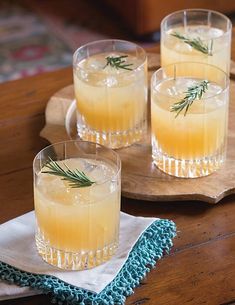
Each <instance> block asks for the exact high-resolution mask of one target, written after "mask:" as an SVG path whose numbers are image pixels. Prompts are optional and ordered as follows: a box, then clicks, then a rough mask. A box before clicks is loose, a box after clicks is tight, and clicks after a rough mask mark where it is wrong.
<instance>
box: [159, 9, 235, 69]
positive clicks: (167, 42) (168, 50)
mask: <svg viewBox="0 0 235 305" xmlns="http://www.w3.org/2000/svg"><path fill="white" fill-rule="evenodd" d="M231 29H232V25H231V22H230V20H229V19H228V18H227V17H226V16H224V15H222V14H220V13H217V12H214V11H209V10H197V9H195V10H194V9H192V10H183V11H178V12H174V13H172V14H170V15H168V16H167V17H165V18H164V19H163V21H162V23H161V66H162V67H164V66H166V65H169V64H172V63H178V62H200V63H206V64H211V65H215V66H217V67H218V68H220V69H222V70H223V71H225V72H226V73H228V74H229V69H230V53H231ZM187 72H190V71H186V70H185V73H187Z"/></svg>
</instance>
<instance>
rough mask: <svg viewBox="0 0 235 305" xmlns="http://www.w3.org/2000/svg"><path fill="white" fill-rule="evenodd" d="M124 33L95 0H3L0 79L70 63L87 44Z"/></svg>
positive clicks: (117, 36) (33, 73) (0, 25)
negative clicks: (74, 54) (78, 49)
mask: <svg viewBox="0 0 235 305" xmlns="http://www.w3.org/2000/svg"><path fill="white" fill-rule="evenodd" d="M97 29H98V30H97ZM125 33H126V31H125V28H122V26H120V24H118V20H115V18H112V16H111V15H110V14H107V11H105V9H102V8H101V7H98V6H97V5H96V4H95V1H90V0H87V1H83V0H76V1H75V0H70V1H64V0H60V1H54V0H50V1H48V0H40V1H37V0H21V1H3V0H1V2H0V82H5V81H9V80H14V79H19V78H22V77H26V76H31V75H35V74H38V73H42V72H46V71H52V70H55V69H60V68H63V67H66V66H69V65H71V64H72V54H73V52H74V50H75V49H76V48H78V47H79V46H81V45H83V44H84V43H87V42H89V41H92V40H98V39H104V38H110V37H115V38H120V39H128V37H127V36H126V34H125Z"/></svg>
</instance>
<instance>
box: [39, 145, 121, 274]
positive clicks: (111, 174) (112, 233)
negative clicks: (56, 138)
mask: <svg viewBox="0 0 235 305" xmlns="http://www.w3.org/2000/svg"><path fill="white" fill-rule="evenodd" d="M33 171H34V205H35V215H36V246H37V249H38V252H39V254H40V255H41V257H42V258H43V260H45V261H46V262H47V263H49V264H51V265H54V266H56V267H59V268H62V269H68V270H83V269H89V268H92V267H95V266H97V265H100V264H101V263H103V262H105V261H107V260H109V259H110V258H111V257H112V255H113V254H114V253H115V251H116V249H117V247H118V239H119V214H120V180H121V177H120V172H121V162H120V158H119V156H118V155H117V153H115V152H114V151H112V150H111V149H109V148H106V147H103V146H101V145H99V144H96V143H91V142H86V141H67V142H61V143H57V144H53V145H50V146H48V147H46V148H44V149H43V150H41V151H40V152H39V153H38V154H37V155H36V157H35V159H34V162H33ZM53 171H54V172H55V173H54V174H52V172H53ZM62 171H65V172H66V174H67V175H70V179H65V177H64V175H63V174H62V175H61V172H62ZM58 172H59V173H58ZM71 172H72V174H71ZM79 174H80V175H82V185H81V184H79V183H81V181H80V182H79V181H78V179H75V180H73V179H71V175H72V176H74V175H75V176H79ZM84 175H85V177H86V178H87V179H89V181H90V183H87V180H86V179H85V178H84ZM80 178H81V176H80ZM84 179H85V180H84ZM80 180H81V179H80Z"/></svg>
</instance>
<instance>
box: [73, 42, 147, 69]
mask: <svg viewBox="0 0 235 305" xmlns="http://www.w3.org/2000/svg"><path fill="white" fill-rule="evenodd" d="M112 41H114V42H121V43H128V44H130V45H133V46H135V47H138V48H139V49H140V50H141V52H142V53H143V55H144V58H143V60H141V63H140V64H138V65H137V67H135V68H134V69H132V70H131V71H129V70H125V74H128V73H129V74H130V73H133V72H135V71H136V70H137V69H139V68H140V67H142V66H143V65H144V64H145V62H146V60H147V53H146V51H145V49H144V48H142V47H141V46H140V45H138V44H136V43H135V42H132V41H128V40H123V39H100V40H95V41H91V42H88V43H86V44H84V45H82V46H80V47H79V48H77V49H76V51H75V52H74V53H73V68H74V69H78V67H77V66H75V57H76V56H77V54H78V53H79V51H81V50H82V49H83V48H85V47H88V46H92V45H95V44H98V43H103V42H112ZM97 54H99V53H97ZM79 70H82V71H84V72H85V73H91V74H97V73H100V72H101V71H94V72H92V71H87V70H86V69H84V68H81V67H79Z"/></svg>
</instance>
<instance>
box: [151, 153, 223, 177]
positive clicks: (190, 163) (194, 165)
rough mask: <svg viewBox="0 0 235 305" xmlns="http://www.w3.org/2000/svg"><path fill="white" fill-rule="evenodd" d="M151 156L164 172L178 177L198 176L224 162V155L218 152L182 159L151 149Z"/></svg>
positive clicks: (205, 174) (210, 172) (206, 173)
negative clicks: (199, 157)
mask: <svg viewBox="0 0 235 305" xmlns="http://www.w3.org/2000/svg"><path fill="white" fill-rule="evenodd" d="M152 158H153V162H154V164H155V165H156V166H157V167H158V168H159V169H160V170H162V171H163V172H164V173H166V174H169V175H172V176H175V177H179V178H198V177H203V176H208V175H210V174H212V173H213V172H215V171H216V170H218V169H219V168H220V167H221V166H222V164H223V163H224V161H225V159H226V155H225V153H224V154H221V153H218V154H217V155H214V156H210V157H205V158H202V159H194V160H184V159H175V158H172V157H169V156H168V155H166V154H163V153H161V152H159V151H157V152H155V151H153V154H152Z"/></svg>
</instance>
